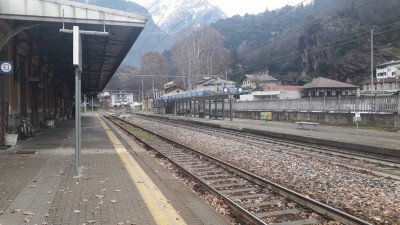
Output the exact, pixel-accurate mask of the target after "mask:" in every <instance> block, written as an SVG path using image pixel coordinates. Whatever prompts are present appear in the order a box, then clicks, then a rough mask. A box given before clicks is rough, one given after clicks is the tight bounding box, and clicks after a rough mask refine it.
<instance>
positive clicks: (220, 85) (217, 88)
mask: <svg viewBox="0 0 400 225" xmlns="http://www.w3.org/2000/svg"><path fill="white" fill-rule="evenodd" d="M195 85H196V86H195V90H198V91H201V90H210V91H213V92H223V89H224V87H234V86H235V85H236V82H233V81H229V80H224V79H221V78H219V77H216V76H211V77H203V80H201V81H199V82H196V84H195Z"/></svg>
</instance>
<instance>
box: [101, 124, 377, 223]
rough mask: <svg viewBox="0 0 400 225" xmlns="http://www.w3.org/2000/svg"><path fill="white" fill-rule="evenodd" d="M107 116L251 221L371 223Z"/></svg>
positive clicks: (242, 217) (244, 219)
mask: <svg viewBox="0 0 400 225" xmlns="http://www.w3.org/2000/svg"><path fill="white" fill-rule="evenodd" d="M107 118H108V119H109V120H111V121H112V122H113V123H114V124H116V125H117V126H118V127H120V128H121V129H123V130H125V131H126V132H128V133H129V134H131V135H134V136H135V138H136V139H139V140H140V141H141V142H144V143H145V145H147V146H148V147H149V148H151V149H154V150H156V151H158V152H159V154H161V155H162V156H163V157H165V158H167V159H168V160H169V161H171V162H172V163H173V164H175V166H177V167H178V168H179V169H180V170H182V171H184V173H185V174H186V175H187V176H189V177H191V178H192V179H194V180H196V182H197V183H199V184H200V185H201V186H202V187H203V188H204V189H206V190H208V191H209V192H211V193H213V194H215V195H218V196H220V197H221V198H223V199H224V202H225V203H226V204H227V205H228V206H229V207H230V209H231V210H233V211H234V212H235V213H236V214H237V215H238V217H239V218H241V219H242V220H243V221H245V222H246V223H248V224H287V225H300V224H328V223H332V222H333V223H334V224H337V223H338V222H340V223H343V224H369V223H368V222H365V221H363V220H361V219H359V218H356V217H354V216H352V215H349V214H347V213H344V212H342V211H339V210H337V209H335V208H332V207H330V206H328V205H325V204H322V203H320V202H318V201H315V200H313V199H310V198H308V197H306V196H303V195H301V194H299V193H296V192H294V191H292V190H289V189H287V188H285V187H283V186H281V185H278V184H276V183H274V182H271V181H268V180H266V179H264V178H261V177H259V176H257V175H254V174H251V173H249V172H246V171H244V170H242V169H240V168H237V167H235V166H232V165H230V164H227V163H225V162H223V161H220V160H218V159H216V158H214V157H211V156H209V155H206V154H204V153H201V152H198V151H196V150H194V149H191V148H189V147H187V146H184V145H182V144H180V143H176V142H174V141H173V140H170V139H166V138H164V137H161V136H159V135H157V134H155V133H153V132H151V131H148V130H146V129H145V128H139V127H137V126H136V125H133V124H131V123H129V122H128V121H124V120H123V119H121V118H117V117H112V116H107ZM139 129H140V130H144V131H145V133H144V132H142V131H139ZM335 221H336V222H335Z"/></svg>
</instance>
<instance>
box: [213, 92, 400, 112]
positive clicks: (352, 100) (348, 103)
mask: <svg viewBox="0 0 400 225" xmlns="http://www.w3.org/2000/svg"><path fill="white" fill-rule="evenodd" d="M399 102H400V99H399V96H398V95H391V96H361V97H355V96H354V97H353V96H349V97H339V98H337V97H326V98H303V99H283V100H263V101H235V102H234V104H233V110H234V111H298V112H302V111H304V112H319V111H321V112H338V113H340V112H364V113H390V114H393V113H399V112H400V108H399V105H400V103H399ZM218 104H221V103H218ZM218 107H219V108H220V107H221V106H219V105H218Z"/></svg>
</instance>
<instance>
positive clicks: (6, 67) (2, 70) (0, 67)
mask: <svg viewBox="0 0 400 225" xmlns="http://www.w3.org/2000/svg"><path fill="white" fill-rule="evenodd" d="M12 73H14V66H13V62H12V61H0V74H12Z"/></svg>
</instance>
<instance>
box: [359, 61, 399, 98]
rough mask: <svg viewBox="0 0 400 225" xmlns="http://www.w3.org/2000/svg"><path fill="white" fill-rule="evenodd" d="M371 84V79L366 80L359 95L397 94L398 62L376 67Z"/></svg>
mask: <svg viewBox="0 0 400 225" xmlns="http://www.w3.org/2000/svg"><path fill="white" fill-rule="evenodd" d="M372 83H373V84H371V79H366V80H365V81H364V82H362V83H361V92H360V94H362V95H370V94H391V93H397V92H398V91H399V90H400V60H397V61H391V62H386V63H382V64H379V65H377V66H376V73H375V78H374V79H373V80H372ZM372 85H373V86H372Z"/></svg>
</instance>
